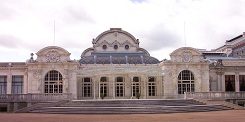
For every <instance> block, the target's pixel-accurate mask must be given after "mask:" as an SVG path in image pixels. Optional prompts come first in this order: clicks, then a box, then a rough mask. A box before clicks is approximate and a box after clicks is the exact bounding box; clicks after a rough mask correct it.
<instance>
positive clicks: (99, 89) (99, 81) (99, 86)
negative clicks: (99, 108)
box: [98, 77, 101, 99]
mask: <svg viewBox="0 0 245 122" xmlns="http://www.w3.org/2000/svg"><path fill="white" fill-rule="evenodd" d="M100 78H101V77H99V78H98V83H99V88H98V90H99V91H98V92H99V98H98V99H100Z"/></svg>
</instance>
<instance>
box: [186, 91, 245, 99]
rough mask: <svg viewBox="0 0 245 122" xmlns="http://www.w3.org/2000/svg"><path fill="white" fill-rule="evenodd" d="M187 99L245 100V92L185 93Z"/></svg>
mask: <svg viewBox="0 0 245 122" xmlns="http://www.w3.org/2000/svg"><path fill="white" fill-rule="evenodd" d="M184 97H185V99H223V100H225V99H245V92H185V94H184Z"/></svg>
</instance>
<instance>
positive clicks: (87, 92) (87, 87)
mask: <svg viewBox="0 0 245 122" xmlns="http://www.w3.org/2000/svg"><path fill="white" fill-rule="evenodd" d="M91 81H92V79H91V78H83V84H82V89H83V94H82V96H83V97H92V82H91Z"/></svg>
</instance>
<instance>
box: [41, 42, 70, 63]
mask: <svg viewBox="0 0 245 122" xmlns="http://www.w3.org/2000/svg"><path fill="white" fill-rule="evenodd" d="M36 55H37V60H36V61H37V62H67V61H69V60H70V55H71V54H70V53H69V52H68V51H67V50H65V49H64V48H61V47H58V46H48V47H45V48H43V49H41V50H39V51H38V52H37V53H36Z"/></svg>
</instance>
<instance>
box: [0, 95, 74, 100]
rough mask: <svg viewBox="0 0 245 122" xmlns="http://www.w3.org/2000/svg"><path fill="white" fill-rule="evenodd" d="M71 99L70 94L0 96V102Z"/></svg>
mask: <svg viewBox="0 0 245 122" xmlns="http://www.w3.org/2000/svg"><path fill="white" fill-rule="evenodd" d="M68 99H72V94H71V93H54V94H53V93H51V94H50V93H33V94H0V102H35V101H38V102H42V101H59V100H68Z"/></svg>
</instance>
